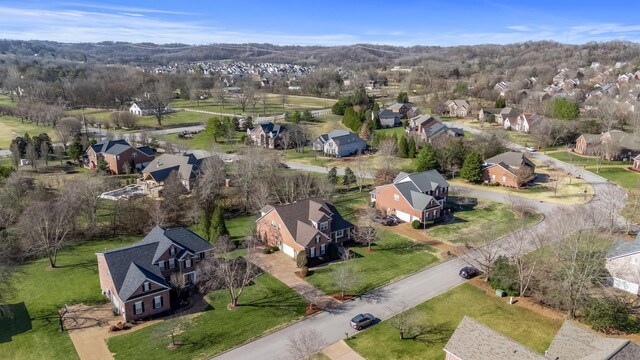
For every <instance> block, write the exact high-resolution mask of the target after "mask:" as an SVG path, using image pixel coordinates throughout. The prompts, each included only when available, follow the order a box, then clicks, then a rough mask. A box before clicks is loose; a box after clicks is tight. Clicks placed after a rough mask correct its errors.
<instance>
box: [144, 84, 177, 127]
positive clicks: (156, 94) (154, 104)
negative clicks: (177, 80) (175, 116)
mask: <svg viewBox="0 0 640 360" xmlns="http://www.w3.org/2000/svg"><path fill="white" fill-rule="evenodd" d="M146 88H147V90H146V99H145V100H144V102H145V103H146V105H147V106H149V108H151V110H152V113H153V116H154V117H155V118H156V121H157V122H158V125H162V120H163V119H165V118H166V117H168V116H169V114H168V112H167V107H168V105H169V102H170V101H171V99H173V96H174V95H173V90H172V89H171V85H170V84H169V82H168V81H167V80H166V79H164V78H157V79H154V80H153V81H151V83H150V84H148V86H147V87H146Z"/></svg>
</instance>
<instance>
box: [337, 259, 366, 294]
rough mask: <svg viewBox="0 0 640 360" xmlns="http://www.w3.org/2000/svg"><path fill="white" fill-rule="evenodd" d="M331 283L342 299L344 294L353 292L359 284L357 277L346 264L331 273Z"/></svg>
mask: <svg viewBox="0 0 640 360" xmlns="http://www.w3.org/2000/svg"><path fill="white" fill-rule="evenodd" d="M333 276H334V278H333V282H334V285H335V287H336V288H337V289H338V290H340V298H341V299H344V295H345V292H347V291H353V289H354V288H355V287H356V286H358V284H359V283H360V277H359V275H358V274H357V273H356V272H354V271H353V270H352V269H351V267H350V266H349V264H348V263H345V264H343V265H342V266H340V267H338V268H337V269H335V270H334V272H333Z"/></svg>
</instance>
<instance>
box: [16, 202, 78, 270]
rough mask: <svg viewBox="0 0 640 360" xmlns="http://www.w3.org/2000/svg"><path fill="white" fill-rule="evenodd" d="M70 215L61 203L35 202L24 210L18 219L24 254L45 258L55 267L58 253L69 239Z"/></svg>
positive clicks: (66, 207) (65, 206)
mask: <svg viewBox="0 0 640 360" xmlns="http://www.w3.org/2000/svg"><path fill="white" fill-rule="evenodd" d="M71 218H72V214H71V212H70V211H69V208H68V206H67V205H66V204H65V203H64V202H63V201H36V202H34V203H33V204H31V205H30V206H29V207H28V208H26V209H25V211H24V212H23V214H22V216H21V218H20V224H19V228H20V233H21V234H22V236H23V247H24V251H25V254H27V255H30V256H46V257H48V258H49V264H50V265H51V267H52V268H55V267H56V261H57V257H58V251H59V250H60V249H61V248H62V247H63V246H64V245H66V244H67V243H68V242H69V241H70V239H69V237H68V236H67V235H68V234H69V231H71Z"/></svg>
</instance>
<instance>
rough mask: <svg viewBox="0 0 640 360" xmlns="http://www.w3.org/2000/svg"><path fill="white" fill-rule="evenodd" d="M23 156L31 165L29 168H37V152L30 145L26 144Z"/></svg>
mask: <svg viewBox="0 0 640 360" xmlns="http://www.w3.org/2000/svg"><path fill="white" fill-rule="evenodd" d="M25 156H26V157H27V160H29V162H30V163H31V167H32V168H34V169H36V168H37V167H38V152H37V151H36V148H35V146H34V145H33V144H32V143H29V144H27V148H26V151H25Z"/></svg>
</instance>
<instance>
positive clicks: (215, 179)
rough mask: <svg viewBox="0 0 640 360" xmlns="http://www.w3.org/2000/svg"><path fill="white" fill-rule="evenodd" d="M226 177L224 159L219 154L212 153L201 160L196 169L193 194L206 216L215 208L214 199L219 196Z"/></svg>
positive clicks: (208, 216) (209, 215) (209, 216)
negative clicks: (196, 183) (200, 164)
mask: <svg viewBox="0 0 640 360" xmlns="http://www.w3.org/2000/svg"><path fill="white" fill-rule="evenodd" d="M226 177H227V174H226V172H225V166H224V161H222V159H221V158H220V156H218V155H216V154H214V155H212V156H210V157H208V158H206V159H204V160H203V162H202V166H200V170H199V171H198V178H197V181H198V186H197V187H196V190H195V194H196V197H197V199H198V201H197V204H198V206H199V207H200V209H201V210H202V212H203V214H204V216H206V217H207V218H211V215H212V214H213V211H214V210H215V205H216V200H217V199H218V197H219V196H220V193H221V191H222V187H223V186H224V182H225V179H226Z"/></svg>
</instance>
